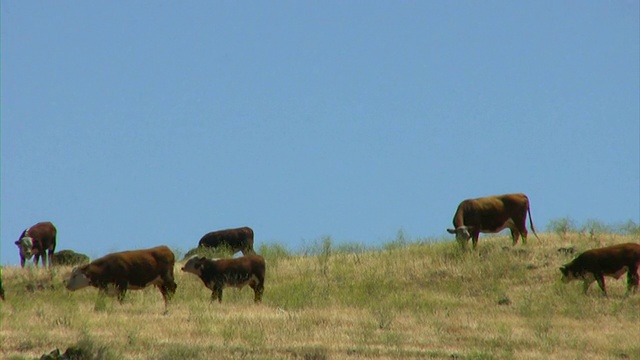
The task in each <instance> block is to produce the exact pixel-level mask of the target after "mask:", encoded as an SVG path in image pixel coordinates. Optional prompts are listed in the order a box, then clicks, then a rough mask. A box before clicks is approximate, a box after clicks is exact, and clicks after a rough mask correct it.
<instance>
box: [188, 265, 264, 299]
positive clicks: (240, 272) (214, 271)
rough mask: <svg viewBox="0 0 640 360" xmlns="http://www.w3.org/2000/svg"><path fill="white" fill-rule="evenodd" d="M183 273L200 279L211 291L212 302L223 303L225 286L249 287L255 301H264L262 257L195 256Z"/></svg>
mask: <svg viewBox="0 0 640 360" xmlns="http://www.w3.org/2000/svg"><path fill="white" fill-rule="evenodd" d="M182 271H185V272H189V273H192V274H195V275H197V276H198V277H200V279H201V280H202V282H203V283H204V285H205V286H206V287H207V288H209V289H211V301H215V300H216V299H217V300H218V302H222V289H223V288H224V287H225V286H232V287H237V288H240V289H241V288H242V287H243V286H245V285H249V286H250V287H251V288H252V289H253V292H254V294H255V296H254V299H253V300H254V301H255V302H256V303H259V302H260V301H262V293H263V292H264V275H265V264H264V258H263V257H262V256H260V255H247V256H242V257H239V258H236V259H217V260H210V259H207V258H206V257H204V256H195V257H193V258H191V259H189V261H187V263H186V264H185V265H184V267H182Z"/></svg>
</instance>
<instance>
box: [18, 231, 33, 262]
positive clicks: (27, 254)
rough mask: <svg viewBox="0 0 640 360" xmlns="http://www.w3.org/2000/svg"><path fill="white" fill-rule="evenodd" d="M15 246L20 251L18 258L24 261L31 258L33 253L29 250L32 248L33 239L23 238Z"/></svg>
mask: <svg viewBox="0 0 640 360" xmlns="http://www.w3.org/2000/svg"><path fill="white" fill-rule="evenodd" d="M17 245H18V249H19V250H20V256H22V257H23V258H25V259H31V257H33V252H32V250H31V248H33V238H30V237H28V236H25V237H23V238H22V239H20V241H19V243H18V244H17Z"/></svg>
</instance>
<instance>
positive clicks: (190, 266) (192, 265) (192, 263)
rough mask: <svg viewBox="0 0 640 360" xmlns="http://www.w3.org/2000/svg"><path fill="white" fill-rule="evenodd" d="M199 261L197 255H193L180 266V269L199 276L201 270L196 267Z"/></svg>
mask: <svg viewBox="0 0 640 360" xmlns="http://www.w3.org/2000/svg"><path fill="white" fill-rule="evenodd" d="M200 261H201V258H200V257H198V256H194V257H192V258H191V259H189V261H187V263H186V264H184V266H183V267H182V271H184V272H188V273H192V274H195V275H197V276H200V275H201V273H202V271H201V270H200V269H196V265H197V264H198V263H199V262H200Z"/></svg>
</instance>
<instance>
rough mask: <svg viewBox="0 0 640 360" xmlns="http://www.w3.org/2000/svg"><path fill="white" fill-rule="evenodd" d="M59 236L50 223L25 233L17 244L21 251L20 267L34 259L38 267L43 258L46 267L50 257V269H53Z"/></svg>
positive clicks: (36, 225)
mask: <svg viewBox="0 0 640 360" xmlns="http://www.w3.org/2000/svg"><path fill="white" fill-rule="evenodd" d="M57 234H58V231H57V230H56V227H55V226H53V224H52V223H50V222H48V221H46V222H41V223H37V224H35V225H33V226H32V227H30V228H27V229H26V230H25V231H23V232H22V234H20V237H19V238H18V240H17V241H16V242H15V244H16V245H17V246H18V249H19V250H20V265H21V266H22V267H24V263H25V261H26V260H29V259H31V257H33V263H34V264H35V266H38V262H39V261H40V256H42V266H43V267H45V266H47V255H48V258H49V267H51V261H52V257H53V252H54V251H55V249H56V236H57Z"/></svg>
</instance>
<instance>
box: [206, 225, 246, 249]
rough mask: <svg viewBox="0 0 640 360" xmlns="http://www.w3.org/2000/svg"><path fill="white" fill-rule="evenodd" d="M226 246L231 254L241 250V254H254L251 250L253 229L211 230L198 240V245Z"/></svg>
mask: <svg viewBox="0 0 640 360" xmlns="http://www.w3.org/2000/svg"><path fill="white" fill-rule="evenodd" d="M220 246H227V247H229V248H230V249H231V251H233V254H235V253H237V252H238V251H242V255H249V254H255V251H254V250H253V230H252V229H251V228H250V227H246V226H245V227H241V228H237V229H226V230H219V231H212V232H210V233H207V234H205V235H204V236H203V237H202V238H201V239H200V242H198V247H211V248H217V247H220Z"/></svg>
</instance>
